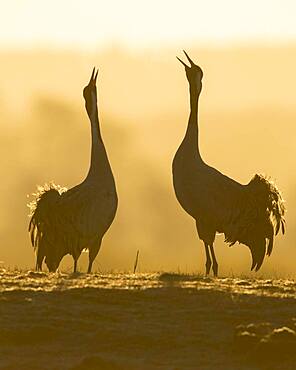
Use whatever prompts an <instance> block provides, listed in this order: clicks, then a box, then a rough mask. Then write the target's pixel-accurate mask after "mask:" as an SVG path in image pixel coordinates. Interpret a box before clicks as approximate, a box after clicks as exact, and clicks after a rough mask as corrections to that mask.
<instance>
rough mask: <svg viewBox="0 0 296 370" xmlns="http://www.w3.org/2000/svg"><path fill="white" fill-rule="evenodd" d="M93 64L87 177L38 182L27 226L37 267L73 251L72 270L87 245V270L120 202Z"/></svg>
mask: <svg viewBox="0 0 296 370" xmlns="http://www.w3.org/2000/svg"><path fill="white" fill-rule="evenodd" d="M97 76H98V70H97V71H96V70H95V68H94V69H93V71H92V75H91V78H90V81H89V83H88V85H87V86H86V87H85V88H84V89H83V97H84V99H85V108H86V111H87V114H88V117H89V120H90V124H91V140H92V144H91V160H90V167H89V171H88V174H87V176H86V178H85V180H84V181H83V182H82V183H81V184H79V185H77V186H75V187H73V188H72V189H69V190H67V189H65V188H61V187H60V186H57V185H55V184H53V183H52V184H49V185H45V186H43V187H39V189H38V191H37V193H36V194H35V195H36V199H35V200H34V201H33V202H31V204H30V207H31V214H32V217H31V220H30V224H29V232H30V236H31V242H32V245H33V247H34V248H35V250H36V268H37V270H41V269H42V263H43V261H44V260H45V263H46V265H47V267H48V269H49V271H56V269H57V268H58V266H59V264H60V261H61V259H62V258H63V257H64V256H65V255H66V254H70V255H72V257H73V259H74V272H76V270H77V260H78V258H79V256H80V254H81V252H82V250H83V249H88V251H89V264H88V270H87V271H88V273H90V272H91V269H92V264H93V261H94V259H95V258H96V256H97V254H98V252H99V250H100V246H101V242H102V238H103V236H104V234H105V233H106V231H107V230H108V229H109V227H110V225H111V224H112V222H113V220H114V217H115V214H116V210H117V204H118V198H117V192H116V186H115V181H114V177H113V174H112V170H111V166H110V163H109V160H108V156H107V152H106V149H105V145H104V143H103V139H102V136H101V131H100V124H99V118H98V106H97V88H96V80H97Z"/></svg>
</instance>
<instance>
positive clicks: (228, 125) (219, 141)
mask: <svg viewBox="0 0 296 370" xmlns="http://www.w3.org/2000/svg"><path fill="white" fill-rule="evenodd" d="M295 12H296V4H295V2H294V1H288V0H281V1H271V0H269V1H267V0H261V1H260V2H258V1H255V0H250V1H248V2H246V1H237V0H224V1H218V0H210V1H207V2H204V1H186V0H185V1H182V2H172V1H167V0H161V1H156V0H149V1H147V0H143V1H136V0H125V1H119V0H118V1H115V0H109V1H98V0H96V1H95V0H94V1H91V0H71V1H70V0H64V1H57V0H51V1H42V2H41V1H38V0H26V1H22V0H11V1H9V2H6V3H5V4H3V5H2V9H1V14H0V28H1V32H0V60H1V69H0V82H1V83H0V107H1V126H0V127H1V135H0V154H1V157H2V166H3V170H2V172H1V182H0V187H1V191H0V196H1V207H0V217H1V218H0V230H1V231H0V235H1V243H0V260H1V263H2V264H3V265H4V266H6V267H10V268H14V267H18V268H32V267H33V266H34V253H33V249H32V247H31V246H30V242H29V236H28V232H27V227H28V221H29V217H28V213H29V209H28V207H27V206H26V204H27V203H28V202H29V201H30V200H31V199H32V196H31V195H30V194H31V193H33V192H34V190H35V189H36V185H37V184H44V183H45V182H49V181H52V180H53V181H54V182H56V183H57V184H60V185H63V186H66V187H68V188H70V187H72V186H74V185H76V184H77V183H79V182H81V181H82V180H83V179H84V177H85V175H86V173H87V170H88V166H89V157H90V125H89V122H88V119H87V116H86V113H85V110H84V102H83V98H82V89H83V87H84V86H85V84H86V83H87V82H88V80H89V76H90V73H91V70H92V67H93V66H94V65H95V66H97V67H99V81H98V92H99V110H100V119H101V127H102V133H103V137H104V141H105V144H106V147H107V150H108V154H109V158H110V161H111V164H112V168H113V171H114V175H115V178H116V181H117V189H118V194H119V201H120V203H119V208H118V213H117V217H116V219H115V221H114V223H113V225H112V227H111V228H110V230H109V232H108V234H107V235H106V236H105V238H104V241H103V246H102V249H101V251H100V253H99V255H98V257H97V258H96V261H95V264H94V270H99V271H110V270H126V271H129V270H131V269H132V267H133V263H134V259H135V255H136V251H137V250H140V258H139V271H159V270H161V271H163V270H169V271H180V272H203V271H204V263H205V257H204V248H203V245H202V243H201V241H199V240H198V238H197V234H196V230H195V224H194V221H193V219H191V218H190V217H189V216H188V215H187V214H186V213H185V212H184V211H183V210H182V209H181V207H180V206H179V204H178V202H177V200H176V198H175V195H174V191H173V187H172V175H171V162H172V158H173V156H174V154H175V152H176V150H177V148H178V146H179V144H180V142H181V140H182V138H183V135H184V133H185V129H186V124H187V118H188V109H189V104H188V85H187V81H186V77H185V73H184V69H183V67H182V66H181V65H180V63H179V62H178V61H177V60H176V58H175V56H176V55H178V56H179V57H182V49H186V50H187V51H188V53H189V55H190V56H191V57H192V59H193V60H195V61H196V62H197V63H199V65H200V66H201V67H202V68H203V70H204V80H203V91H202V95H201V98H200V115H199V118H200V147H201V153H202V155H203V158H204V160H205V161H206V162H207V163H208V164H210V165H212V166H214V167H215V168H217V169H219V170H220V171H221V172H223V173H224V174H226V175H228V176H230V177H232V178H234V179H236V180H238V181H240V182H241V183H244V184H246V183H248V182H249V180H250V179H251V177H252V176H253V175H254V173H256V172H257V173H264V174H267V175H270V176H271V178H272V179H273V180H275V181H276V183H277V185H278V186H279V188H280V189H281V191H282V193H283V196H284V198H285V199H286V205H287V208H288V213H287V217H286V219H287V233H286V235H285V236H284V237H282V236H279V237H277V238H276V242H275V249H274V252H273V254H272V256H271V258H268V259H266V261H265V263H264V265H263V268H262V269H261V272H260V273H258V274H259V275H260V274H270V275H272V276H295V266H296V248H295V238H296V211H295V209H296V186H295V184H296V173H295V153H296V149H295V140H296V128H295V125H296V104H295V103H296V97H295V92H294V89H295V85H296V71H295V68H296V23H295ZM216 254H217V258H218V261H219V262H220V271H221V273H222V274H225V275H226V274H228V275H231V274H241V273H242V274H247V273H248V272H249V269H250V265H251V257H250V254H249V250H248V249H247V248H246V247H244V246H241V245H235V246H233V247H232V248H229V247H228V246H227V245H226V244H224V243H223V237H222V236H217V239H216ZM86 263H87V254H85V253H84V254H83V255H82V256H81V258H80V261H79V267H80V269H85V268H86ZM62 269H64V270H70V269H72V260H71V258H70V257H65V258H64V260H63V263H62ZM258 274H257V275H258Z"/></svg>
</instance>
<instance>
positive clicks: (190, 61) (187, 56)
mask: <svg viewBox="0 0 296 370" xmlns="http://www.w3.org/2000/svg"><path fill="white" fill-rule="evenodd" d="M183 52H184V54H185V55H186V58H187V59H188V61H189V63H190V66H191V67H193V66H195V65H196V64H195V63H194V62H193V61H192V59H191V58H190V57H189V55H188V54H187V53H186V51H185V50H183ZM177 59H178V61H179V62H181V63H182V64H183V66H184V67H185V68H190V67H189V66H188V65H187V64H186V63H184V62H183V60H181V59H180V58H178V57H177Z"/></svg>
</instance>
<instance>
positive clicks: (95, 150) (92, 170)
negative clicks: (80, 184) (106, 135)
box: [87, 104, 112, 178]
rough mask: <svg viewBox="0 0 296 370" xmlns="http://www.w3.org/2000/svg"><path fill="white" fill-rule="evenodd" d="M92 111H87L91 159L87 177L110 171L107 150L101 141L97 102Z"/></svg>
mask: <svg viewBox="0 0 296 370" xmlns="http://www.w3.org/2000/svg"><path fill="white" fill-rule="evenodd" d="M94 106H95V108H94V109H93V111H92V112H88V117H89V120H90V123H91V159H90V167H89V171H88V175H87V178H91V177H93V176H95V177H96V176H100V177H101V176H103V177H105V176H106V174H107V173H108V174H109V173H111V174H112V172H111V167H110V164H109V161H108V157H107V152H106V149H105V146H104V143H103V139H102V136H101V131H100V123H99V117H98V108H97V104H95V105H94Z"/></svg>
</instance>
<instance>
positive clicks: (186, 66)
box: [176, 57, 190, 68]
mask: <svg viewBox="0 0 296 370" xmlns="http://www.w3.org/2000/svg"><path fill="white" fill-rule="evenodd" d="M176 58H177V59H178V61H179V62H180V63H182V64H183V66H184V67H185V68H190V67H189V66H188V65H187V64H186V63H184V62H183V60H181V59H180V58H178V57H176Z"/></svg>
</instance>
